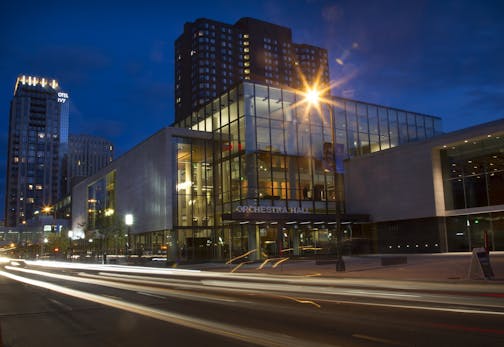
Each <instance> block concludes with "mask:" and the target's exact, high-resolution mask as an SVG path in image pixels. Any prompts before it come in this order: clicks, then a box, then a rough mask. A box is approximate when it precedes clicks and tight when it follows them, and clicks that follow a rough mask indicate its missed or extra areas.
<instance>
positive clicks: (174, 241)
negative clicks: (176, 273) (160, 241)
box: [166, 230, 179, 262]
mask: <svg viewBox="0 0 504 347" xmlns="http://www.w3.org/2000/svg"><path fill="white" fill-rule="evenodd" d="M166 244H167V246H168V248H167V250H166V261H169V262H171V261H178V258H179V257H178V254H179V250H178V232H177V231H175V230H167V231H166Z"/></svg>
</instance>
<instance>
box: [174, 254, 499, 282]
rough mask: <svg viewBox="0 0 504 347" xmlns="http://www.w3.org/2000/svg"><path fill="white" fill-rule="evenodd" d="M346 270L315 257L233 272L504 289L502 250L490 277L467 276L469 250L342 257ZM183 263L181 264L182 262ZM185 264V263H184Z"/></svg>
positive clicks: (214, 267)
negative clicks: (401, 260) (397, 259)
mask: <svg viewBox="0 0 504 347" xmlns="http://www.w3.org/2000/svg"><path fill="white" fill-rule="evenodd" d="M390 256H404V257H406V261H407V263H406V264H399V265H381V259H382V257H390ZM343 259H344V261H345V265H346V271H344V272H336V266H335V264H323V265H317V264H316V262H315V260H290V259H289V260H287V261H285V262H283V263H282V264H280V265H278V266H277V267H276V268H273V266H272V265H273V264H274V262H273V261H271V262H269V263H267V264H266V265H265V266H264V267H263V268H262V269H258V267H259V266H260V265H261V263H250V264H244V265H243V266H241V267H239V268H237V269H236V270H235V272H236V273H263V274H265V273H266V274H278V275H298V276H321V277H333V278H346V279H352V278H353V279H379V280H401V281H433V282H438V281H439V282H452V283H457V282H459V283H460V282H461V283H475V284H476V283H478V284H485V283H488V284H490V283H491V284H502V285H503V286H502V288H503V291H504V252H490V263H491V265H492V269H493V272H494V278H493V279H491V280H477V279H476V280H475V279H470V278H469V268H470V264H471V260H472V253H470V252H464V253H434V254H402V255H388V254H387V255H378V254H373V255H365V256H345V257H343ZM237 265H238V264H230V265H225V264H222V263H221V264H215V263H213V264H200V265H195V266H194V265H193V266H191V268H193V269H196V268H197V269H201V270H206V271H221V272H231V271H232V270H233V269H234V268H235V267H236V266H237ZM181 267H182V266H181ZM184 267H185V266H184Z"/></svg>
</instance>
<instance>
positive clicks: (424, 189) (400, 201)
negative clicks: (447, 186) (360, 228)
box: [345, 120, 504, 222]
mask: <svg viewBox="0 0 504 347" xmlns="http://www.w3.org/2000/svg"><path fill="white" fill-rule="evenodd" d="M503 134H504V120H497V121H493V122H489V123H485V124H481V125H478V126H474V127H471V128H467V129H462V130H459V131H455V132H452V133H447V134H444V135H440V136H437V137H434V138H431V139H429V140H426V141H423V142H418V143H409V144H405V145H401V146H398V147H395V148H391V149H388V150H384V151H381V152H376V153H373V154H369V155H366V156H363V157H357V158H352V159H350V160H347V161H346V162H345V198H346V208H347V213H350V214H354V213H355V214H361V213H364V214H369V215H370V218H371V220H372V221H374V222H384V221H393V220H405V219H413V218H428V217H436V216H438V217H442V216H447V215H450V214H461V213H471V212H478V210H481V209H483V210H489V209H491V208H492V207H484V208H475V209H471V211H468V210H464V211H461V210H457V211H446V209H445V201H444V190H443V177H442V168H441V158H440V151H441V149H443V148H446V147H449V146H457V145H459V144H463V143H466V142H468V141H478V140H481V139H485V138H487V137H488V136H499V135H500V136H503Z"/></svg>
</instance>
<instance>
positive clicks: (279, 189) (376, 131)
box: [174, 82, 441, 260]
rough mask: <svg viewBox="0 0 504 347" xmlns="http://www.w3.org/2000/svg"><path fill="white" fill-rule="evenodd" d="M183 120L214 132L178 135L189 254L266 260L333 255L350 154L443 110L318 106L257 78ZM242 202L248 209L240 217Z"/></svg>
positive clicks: (181, 210)
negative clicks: (252, 253) (254, 255)
mask: <svg viewBox="0 0 504 347" xmlns="http://www.w3.org/2000/svg"><path fill="white" fill-rule="evenodd" d="M175 126H176V127H184V128H190V129H192V130H199V131H205V132H211V133H213V135H214V136H213V138H214V140H213V141H211V142H210V141H201V140H195V139H188V138H177V140H176V146H177V165H176V166H177V172H176V175H175V177H177V184H176V191H177V206H176V208H175V213H176V216H177V217H176V221H175V222H174V228H175V229H176V230H175V231H176V233H177V237H178V243H179V248H180V252H179V256H180V258H182V259H183V260H190V259H195V258H206V259H222V258H224V259H226V258H229V257H230V256H235V255H240V254H243V252H244V251H246V250H250V249H254V248H257V250H258V257H259V258H264V257H269V256H280V255H285V254H293V255H301V254H311V253H313V252H317V250H318V251H319V252H325V253H330V252H332V251H333V250H334V243H333V242H334V239H335V238H334V237H333V235H334V228H335V222H334V220H335V218H336V217H335V216H336V214H337V212H338V209H339V210H340V211H339V212H341V213H344V211H343V208H344V196H343V174H344V172H343V160H344V159H346V158H349V157H352V156H358V155H364V154H368V153H372V152H376V151H379V150H384V149H387V148H391V147H394V146H397V145H399V144H402V143H406V142H412V141H417V140H421V139H425V138H427V137H431V136H434V135H436V134H438V133H440V131H441V129H440V126H441V124H440V119H439V118H436V117H431V116H425V115H420V114H415V113H410V112H406V111H400V110H395V109H391V108H386V107H382V106H378V105H371V104H366V103H362V102H357V101H352V100H347V99H342V98H335V97H332V98H331V100H329V102H324V103H322V102H321V103H320V104H318V105H310V104H308V103H306V102H305V96H304V95H302V94H301V93H298V92H295V91H293V90H285V89H280V88H274V87H268V86H265V85H261V84H256V83H251V82H244V83H242V84H240V85H238V86H236V87H235V88H232V89H230V90H229V91H228V92H227V93H225V94H223V95H221V96H220V97H219V98H217V99H215V100H214V101H212V102H210V103H208V104H207V105H205V106H204V107H203V108H201V109H200V110H199V111H197V112H194V113H193V114H192V116H191V117H188V118H187V119H185V120H183V121H180V122H178V123H176V124H175ZM244 207H246V209H245V211H248V212H246V213H245V215H246V217H244V215H243V213H242V214H238V215H237V214H236V212H237V211H241V212H243V208H244ZM293 211H294V212H302V214H299V215H295V214H293V213H292V212H293ZM252 212H253V213H252ZM280 212H283V213H280ZM345 230H346V233H345V234H348V235H351V233H352V230H351V228H350V227H348V228H345ZM354 236H355V235H354ZM286 252H291V253H286ZM259 253H260V254H259Z"/></svg>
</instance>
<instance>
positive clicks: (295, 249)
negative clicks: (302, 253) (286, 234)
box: [292, 227, 299, 255]
mask: <svg viewBox="0 0 504 347" xmlns="http://www.w3.org/2000/svg"><path fill="white" fill-rule="evenodd" d="M292 248H293V250H292V254H293V255H299V231H298V229H297V228H296V227H293V228H292Z"/></svg>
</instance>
